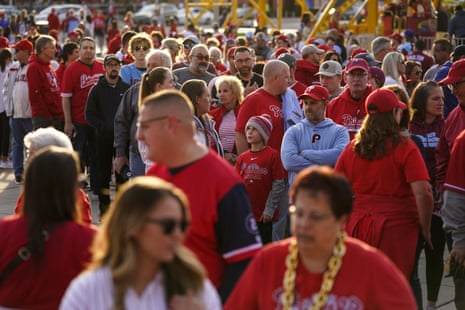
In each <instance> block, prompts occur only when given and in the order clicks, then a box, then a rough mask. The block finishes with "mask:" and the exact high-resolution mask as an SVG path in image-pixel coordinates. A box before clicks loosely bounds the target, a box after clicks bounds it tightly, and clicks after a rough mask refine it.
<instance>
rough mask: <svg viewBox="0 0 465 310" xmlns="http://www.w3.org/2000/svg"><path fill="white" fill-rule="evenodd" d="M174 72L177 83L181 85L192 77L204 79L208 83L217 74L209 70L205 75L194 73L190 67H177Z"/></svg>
mask: <svg viewBox="0 0 465 310" xmlns="http://www.w3.org/2000/svg"><path fill="white" fill-rule="evenodd" d="M173 74H174V76H175V78H176V83H178V84H179V85H182V84H183V83H184V82H185V81H188V80H192V79H197V80H203V81H205V82H206V83H207V84H208V82H210V81H211V80H212V79H213V78H214V77H215V75H213V74H211V73H210V72H208V71H207V72H205V73H204V74H203V75H195V74H192V73H191V72H190V71H189V68H180V69H176V70H174V71H173Z"/></svg>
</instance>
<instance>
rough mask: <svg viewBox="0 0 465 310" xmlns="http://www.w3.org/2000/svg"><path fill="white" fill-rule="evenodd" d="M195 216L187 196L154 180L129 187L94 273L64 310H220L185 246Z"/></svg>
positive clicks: (69, 296) (108, 225)
mask: <svg viewBox="0 0 465 310" xmlns="http://www.w3.org/2000/svg"><path fill="white" fill-rule="evenodd" d="M189 222H190V214H189V210H188V203H187V198H186V196H185V195H184V193H183V192H182V191H181V190H179V189H178V188H176V187H175V186H173V185H172V184H170V183H168V182H165V181H163V180H161V179H158V178H155V177H136V178H134V179H132V181H131V182H129V183H126V184H125V185H124V186H123V187H122V188H121V190H120V191H119V193H118V196H117V198H116V200H115V201H114V203H113V205H112V207H111V208H110V210H109V211H108V215H107V217H106V218H105V219H104V221H103V223H102V226H101V229H100V231H99V233H98V235H97V238H96V240H95V243H94V247H93V259H92V263H91V265H90V267H89V270H88V271H87V272H85V273H83V274H81V275H80V276H79V277H78V278H76V279H75V280H74V281H73V282H72V283H71V285H70V286H69V288H68V290H67V292H66V294H65V297H64V298H63V300H62V302H61V305H60V309H141V308H145V309H148V308H150V309H192V310H196V309H221V302H220V300H219V297H218V294H217V293H216V290H215V288H214V287H213V285H212V284H211V283H210V281H209V280H208V279H206V278H205V271H204V269H203V267H202V266H201V264H200V262H199V261H198V260H197V259H196V257H195V255H194V254H192V252H190V251H189V250H188V249H187V248H185V247H184V246H183V245H182V241H183V239H184V236H185V233H186V231H187V229H188V227H189Z"/></svg>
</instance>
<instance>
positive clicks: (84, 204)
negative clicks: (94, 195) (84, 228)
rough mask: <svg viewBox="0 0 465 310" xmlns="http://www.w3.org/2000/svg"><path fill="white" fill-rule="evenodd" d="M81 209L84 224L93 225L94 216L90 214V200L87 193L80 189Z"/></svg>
mask: <svg viewBox="0 0 465 310" xmlns="http://www.w3.org/2000/svg"><path fill="white" fill-rule="evenodd" d="M78 201H79V207H80V209H81V219H82V222H83V223H87V224H91V223H92V216H91V214H90V202H89V198H88V197H87V195H86V193H85V192H84V191H83V190H82V188H81V189H79V197H78Z"/></svg>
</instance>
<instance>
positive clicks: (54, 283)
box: [0, 215, 96, 310]
mask: <svg viewBox="0 0 465 310" xmlns="http://www.w3.org/2000/svg"><path fill="white" fill-rule="evenodd" d="M95 233H96V229H95V227H93V226H90V225H79V224H77V223H74V222H63V223H61V224H59V225H57V226H56V227H55V228H54V230H53V231H52V232H51V233H50V237H49V239H48V240H47V241H46V242H45V256H44V259H43V261H42V262H41V263H40V264H38V265H36V264H35V262H34V260H33V259H30V260H28V261H26V262H22V263H21V264H20V265H19V266H18V267H16V269H15V270H14V271H13V272H12V273H11V274H10V275H9V276H8V278H7V279H6V280H5V281H4V282H3V283H0V305H1V306H3V307H8V308H15V309H31V310H42V309H43V310H46V309H58V306H59V304H60V301H61V298H62V297H63V295H64V293H65V290H66V288H67V287H68V285H69V283H70V282H71V280H73V279H74V278H75V277H76V276H77V275H78V274H79V273H80V272H81V271H82V270H83V269H84V268H85V266H86V265H87V264H88V263H89V262H90V259H91V254H90V251H89V247H90V245H91V244H92V242H93V239H94V235H95ZM0 236H2V237H1V238H2V246H1V247H0V270H3V269H4V268H5V266H6V264H8V263H9V262H10V261H11V260H12V259H13V257H15V256H16V255H17V252H18V249H19V248H20V247H22V246H24V245H26V244H27V242H28V235H27V221H26V218H25V217H23V216H17V215H15V216H8V217H5V218H3V219H2V220H0Z"/></svg>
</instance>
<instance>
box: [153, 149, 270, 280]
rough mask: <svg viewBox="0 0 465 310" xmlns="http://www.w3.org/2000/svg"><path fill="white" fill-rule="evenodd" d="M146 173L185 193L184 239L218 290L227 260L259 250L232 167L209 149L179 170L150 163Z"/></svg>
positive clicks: (244, 194)
mask: <svg viewBox="0 0 465 310" xmlns="http://www.w3.org/2000/svg"><path fill="white" fill-rule="evenodd" d="M147 175H152V176H157V177H160V178H162V179H164V180H166V181H168V182H171V183H173V184H174V185H176V186H177V187H179V188H180V189H182V190H183V191H184V193H185V194H186V195H187V198H188V199H189V207H190V212H191V216H192V224H191V226H190V229H189V231H188V233H187V235H186V239H185V240H184V243H185V245H186V246H187V247H188V248H190V249H191V250H192V251H193V252H194V253H195V254H196V255H197V257H198V258H199V260H200V262H201V263H202V264H203V266H204V267H205V268H206V270H207V272H208V277H209V279H210V280H211V281H212V282H213V284H214V285H215V286H216V287H217V288H219V287H220V286H221V284H222V282H223V277H224V272H225V270H226V266H227V264H229V263H235V262H239V261H242V260H245V259H249V258H251V257H252V256H253V255H254V254H255V253H256V252H257V251H258V250H259V249H260V248H261V246H262V245H261V241H260V236H259V235H258V231H257V227H256V223H255V220H254V219H253V215H252V211H251V207H250V200H249V197H248V194H247V190H246V189H245V187H244V184H243V183H242V180H241V178H240V177H239V175H237V173H236V171H235V170H234V168H233V167H231V165H230V164H228V163H227V162H226V161H225V160H223V159H222V158H220V157H218V155H216V154H215V153H214V152H213V151H211V150H210V151H209V153H208V154H207V155H205V156H204V157H202V158H201V159H199V160H197V161H195V162H193V163H191V164H189V165H187V166H184V167H183V168H181V169H172V170H171V171H170V170H169V169H168V168H166V167H165V166H163V165H160V164H154V165H153V166H152V167H151V168H150V169H149V170H148V172H147Z"/></svg>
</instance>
